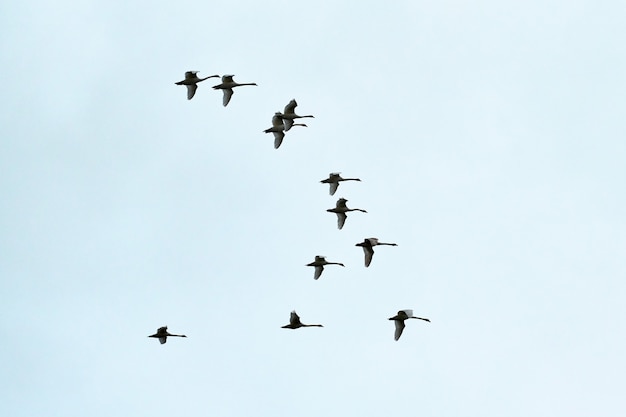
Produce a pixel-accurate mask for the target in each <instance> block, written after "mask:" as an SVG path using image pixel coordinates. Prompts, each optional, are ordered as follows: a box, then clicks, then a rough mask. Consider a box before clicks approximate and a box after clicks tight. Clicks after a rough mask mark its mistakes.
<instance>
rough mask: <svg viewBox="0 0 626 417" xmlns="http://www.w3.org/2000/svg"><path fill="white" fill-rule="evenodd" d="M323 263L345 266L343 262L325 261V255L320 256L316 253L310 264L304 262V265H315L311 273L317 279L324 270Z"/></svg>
mask: <svg viewBox="0 0 626 417" xmlns="http://www.w3.org/2000/svg"><path fill="white" fill-rule="evenodd" d="M324 265H340V266H345V265H344V264H342V263H339V262H328V261H326V257H324V256H320V255H316V256H315V260H314V261H313V262H311V263H310V264H306V266H313V267H315V273H314V274H313V279H319V277H320V276H321V275H322V272H324Z"/></svg>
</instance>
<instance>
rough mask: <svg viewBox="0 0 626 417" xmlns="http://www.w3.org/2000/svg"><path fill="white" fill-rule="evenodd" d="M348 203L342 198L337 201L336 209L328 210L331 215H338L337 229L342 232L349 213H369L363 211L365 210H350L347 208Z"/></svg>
mask: <svg viewBox="0 0 626 417" xmlns="http://www.w3.org/2000/svg"><path fill="white" fill-rule="evenodd" d="M347 202H348V200H346V199H345V198H340V199H339V200H337V204H336V205H335V208H331V209H328V210H326V211H327V212H329V213H336V214H337V227H338V228H339V230H341V228H342V227H343V225H344V223H345V222H346V219H347V218H348V215H347V214H346V213H347V212H349V211H360V212H363V213H367V211H365V210H363V209H358V208H356V209H351V208H348V207H347V206H346V203H347Z"/></svg>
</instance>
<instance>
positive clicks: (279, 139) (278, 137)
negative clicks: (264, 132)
mask: <svg viewBox="0 0 626 417" xmlns="http://www.w3.org/2000/svg"><path fill="white" fill-rule="evenodd" d="M272 133H274V149H278V148H280V144H281V143H283V138H284V137H285V133H284V132H272Z"/></svg>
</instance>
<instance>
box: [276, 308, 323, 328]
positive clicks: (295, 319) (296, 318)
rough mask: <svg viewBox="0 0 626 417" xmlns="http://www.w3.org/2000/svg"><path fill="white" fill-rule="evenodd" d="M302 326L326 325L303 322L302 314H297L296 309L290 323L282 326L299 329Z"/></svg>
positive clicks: (290, 317) (292, 313)
mask: <svg viewBox="0 0 626 417" xmlns="http://www.w3.org/2000/svg"><path fill="white" fill-rule="evenodd" d="M300 327H324V326H322V325H321V324H302V322H301V321H300V316H298V314H296V311H295V310H294V311H292V312H291V315H290V316H289V324H286V325H284V326H282V328H283V329H299V328H300Z"/></svg>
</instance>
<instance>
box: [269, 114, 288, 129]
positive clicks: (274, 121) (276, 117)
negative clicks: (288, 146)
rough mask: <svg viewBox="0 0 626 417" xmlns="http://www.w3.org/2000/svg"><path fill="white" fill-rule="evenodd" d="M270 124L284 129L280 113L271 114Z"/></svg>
mask: <svg viewBox="0 0 626 417" xmlns="http://www.w3.org/2000/svg"><path fill="white" fill-rule="evenodd" d="M272 126H273V127H277V128H282V129H285V123H284V121H283V118H282V117H281V116H280V114H275V115H274V116H272Z"/></svg>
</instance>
